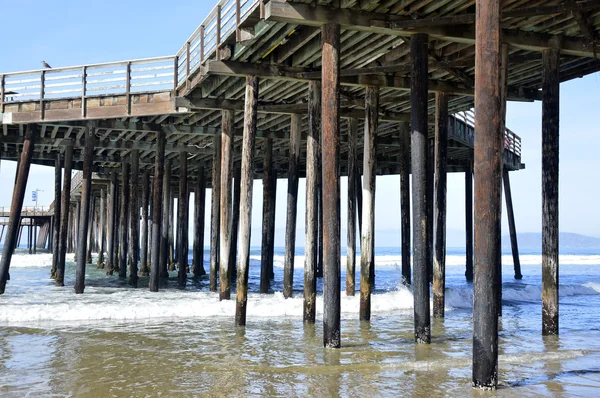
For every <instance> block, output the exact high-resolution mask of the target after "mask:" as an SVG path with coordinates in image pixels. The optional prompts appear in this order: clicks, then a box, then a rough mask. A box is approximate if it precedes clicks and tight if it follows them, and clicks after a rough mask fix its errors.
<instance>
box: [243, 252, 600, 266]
mask: <svg viewBox="0 0 600 398" xmlns="http://www.w3.org/2000/svg"><path fill="white" fill-rule="evenodd" d="M250 259H251V260H254V261H260V256H251V257H250ZM519 259H520V261H521V265H541V264H542V256H541V255H539V254H522V255H520V257H519ZM346 260H347V258H346V256H342V257H341V265H342V267H345V266H346ZM411 260H412V257H411ZM294 261H295V264H296V265H297V266H303V264H304V256H303V255H298V256H296V257H295V260H294ZM356 261H357V264H360V256H357V257H356ZM283 262H284V256H282V255H275V256H274V257H273V265H274V266H275V267H276V268H283ZM559 263H560V264H563V265H600V255H579V254H564V255H560V256H559ZM502 264H503V265H505V266H510V265H513V258H512V255H504V256H502ZM464 265H465V256H464V255H455V254H453V255H448V256H446V266H448V267H455V266H456V267H458V266H462V267H464ZM375 267H376V268H379V269H386V268H390V269H400V268H401V267H402V256H401V255H396V254H392V255H379V256H375Z"/></svg>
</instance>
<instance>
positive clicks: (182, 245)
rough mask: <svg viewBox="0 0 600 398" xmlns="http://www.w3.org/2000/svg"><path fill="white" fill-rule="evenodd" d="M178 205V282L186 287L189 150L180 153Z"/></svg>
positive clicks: (180, 285)
mask: <svg viewBox="0 0 600 398" xmlns="http://www.w3.org/2000/svg"><path fill="white" fill-rule="evenodd" d="M178 202H179V204H178V206H177V261H178V264H179V272H178V274H177V283H178V285H179V287H185V284H186V282H187V266H188V226H187V224H188V219H189V215H188V212H189V206H190V203H189V195H188V176H187V152H181V153H180V154H179V199H178Z"/></svg>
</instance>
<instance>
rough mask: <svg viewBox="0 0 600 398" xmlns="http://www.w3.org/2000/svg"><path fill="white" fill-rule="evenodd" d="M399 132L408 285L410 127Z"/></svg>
mask: <svg viewBox="0 0 600 398" xmlns="http://www.w3.org/2000/svg"><path fill="white" fill-rule="evenodd" d="M398 127H399V130H400V142H401V146H400V162H399V163H400V224H401V226H402V231H401V241H402V283H404V284H405V285H410V284H411V282H412V274H411V267H410V125H409V124H408V123H405V122H401V123H400V124H399V126H398Z"/></svg>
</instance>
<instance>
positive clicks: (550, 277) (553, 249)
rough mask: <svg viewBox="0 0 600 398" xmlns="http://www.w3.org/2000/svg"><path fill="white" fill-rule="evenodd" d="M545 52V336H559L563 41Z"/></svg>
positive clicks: (543, 121) (543, 161)
mask: <svg viewBox="0 0 600 398" xmlns="http://www.w3.org/2000/svg"><path fill="white" fill-rule="evenodd" d="M550 45H551V46H552V47H551V48H550V49H548V50H544V53H543V76H542V85H543V95H542V334H543V335H546V336H547V335H556V334H558V305H559V304H558V303H559V300H558V290H559V285H558V271H559V266H558V265H559V262H558V261H559V258H558V253H559V246H558V220H559V219H558V188H559V185H558V177H559V174H558V160H559V157H558V153H559V151H558V144H559V114H560V112H559V109H560V88H559V87H560V73H559V70H560V50H559V48H560V42H559V39H558V38H554V39H553V40H551V42H550Z"/></svg>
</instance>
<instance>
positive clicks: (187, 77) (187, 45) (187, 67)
mask: <svg viewBox="0 0 600 398" xmlns="http://www.w3.org/2000/svg"><path fill="white" fill-rule="evenodd" d="M185 80H186V83H187V82H189V80H190V42H189V41H188V42H187V43H185Z"/></svg>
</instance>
